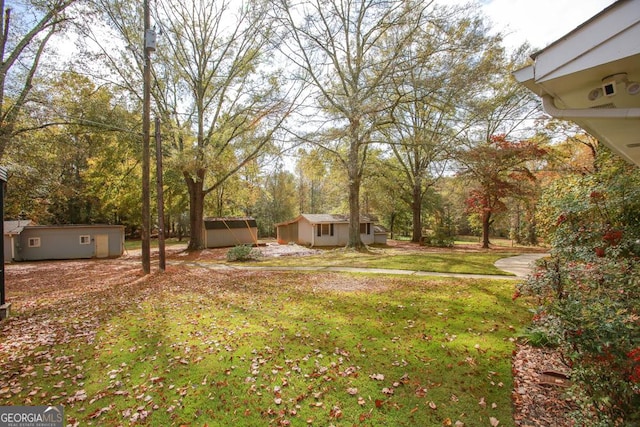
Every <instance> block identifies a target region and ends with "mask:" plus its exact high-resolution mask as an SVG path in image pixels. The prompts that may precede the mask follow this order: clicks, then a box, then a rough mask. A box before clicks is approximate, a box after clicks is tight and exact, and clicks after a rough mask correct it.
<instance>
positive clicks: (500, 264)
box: [169, 253, 549, 280]
mask: <svg viewBox="0 0 640 427" xmlns="http://www.w3.org/2000/svg"><path fill="white" fill-rule="evenodd" d="M548 255H549V254H546V253H531V254H522V255H517V256H513V257H508V258H502V259H499V260H498V261H496V262H495V263H494V265H495V266H496V267H497V268H499V269H500V270H503V271H506V272H507V273H511V274H514V275H515V276H500V275H492V274H465V273H437V272H433V271H413V270H392V269H382V268H359V267H259V266H251V265H237V264H236V265H229V264H217V263H208V262H202V261H179V262H175V261H174V262H171V261H170V262H169V263H170V264H186V265H192V266H194V267H203V268H209V269H212V270H254V271H327V272H341V273H373V274H397V275H414V276H435V277H459V278H467V279H505V280H520V279H522V278H524V277H526V276H527V275H528V274H529V273H530V272H531V270H532V267H533V263H534V262H535V261H536V260H537V259H539V258H543V257H545V256H548Z"/></svg>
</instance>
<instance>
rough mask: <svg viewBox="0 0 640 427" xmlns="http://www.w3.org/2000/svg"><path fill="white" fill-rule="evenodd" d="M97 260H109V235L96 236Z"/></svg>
mask: <svg viewBox="0 0 640 427" xmlns="http://www.w3.org/2000/svg"><path fill="white" fill-rule="evenodd" d="M95 239H96V258H107V257H108V256H109V235H108V234H96V235H95Z"/></svg>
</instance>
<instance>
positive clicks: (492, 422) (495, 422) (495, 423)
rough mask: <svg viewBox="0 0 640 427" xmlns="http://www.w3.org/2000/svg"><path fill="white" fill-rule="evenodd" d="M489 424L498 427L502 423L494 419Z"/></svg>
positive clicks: (490, 419)
mask: <svg viewBox="0 0 640 427" xmlns="http://www.w3.org/2000/svg"><path fill="white" fill-rule="evenodd" d="M489 422H490V423H491V427H498V424H500V421H498V420H497V419H496V418H494V417H491V418H489Z"/></svg>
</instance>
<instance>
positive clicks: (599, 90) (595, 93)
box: [587, 87, 602, 101]
mask: <svg viewBox="0 0 640 427" xmlns="http://www.w3.org/2000/svg"><path fill="white" fill-rule="evenodd" d="M601 96H602V88H601V87H598V88H595V89H593V90H592V91H591V92H589V95H588V96H587V98H589V101H595V100H596V99H598V98H600V97H601Z"/></svg>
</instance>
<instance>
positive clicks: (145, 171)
mask: <svg viewBox="0 0 640 427" xmlns="http://www.w3.org/2000/svg"><path fill="white" fill-rule="evenodd" d="M143 7H144V49H143V51H144V68H143V75H142V79H143V95H142V236H141V237H142V270H143V272H144V274H149V273H151V240H150V239H151V207H150V205H151V200H150V199H151V198H150V192H149V181H150V179H149V169H150V166H149V164H150V156H149V152H150V150H149V139H150V135H149V133H150V131H151V52H152V51H154V50H155V44H156V40H155V33H154V31H153V30H152V29H151V28H150V27H151V14H150V12H149V0H144V4H143Z"/></svg>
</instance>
